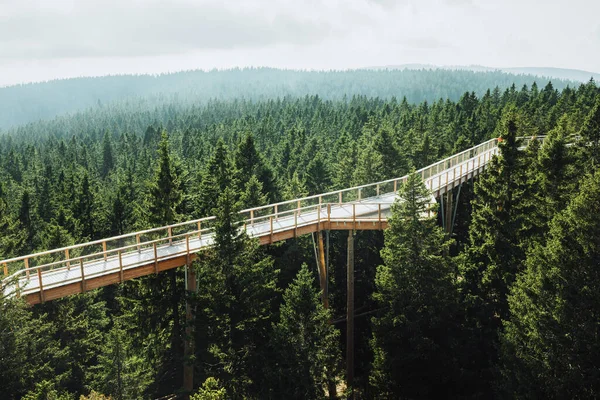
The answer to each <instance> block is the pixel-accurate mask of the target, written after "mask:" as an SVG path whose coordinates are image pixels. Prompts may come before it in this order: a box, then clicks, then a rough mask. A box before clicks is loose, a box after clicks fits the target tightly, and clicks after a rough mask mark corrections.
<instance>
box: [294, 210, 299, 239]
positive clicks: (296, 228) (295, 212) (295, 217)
mask: <svg viewBox="0 0 600 400" xmlns="http://www.w3.org/2000/svg"><path fill="white" fill-rule="evenodd" d="M294 237H298V211H294Z"/></svg>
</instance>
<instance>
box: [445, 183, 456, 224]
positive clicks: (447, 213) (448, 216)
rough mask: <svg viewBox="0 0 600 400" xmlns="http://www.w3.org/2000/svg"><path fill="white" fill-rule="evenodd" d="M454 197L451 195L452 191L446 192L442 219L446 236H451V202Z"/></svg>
mask: <svg viewBox="0 0 600 400" xmlns="http://www.w3.org/2000/svg"><path fill="white" fill-rule="evenodd" d="M453 199H454V196H453V194H452V190H448V191H447V192H446V204H445V205H446V211H445V213H444V217H445V218H446V220H445V221H444V227H445V228H446V233H447V234H449V235H450V234H452V200H453Z"/></svg>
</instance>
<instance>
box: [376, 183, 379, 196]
mask: <svg viewBox="0 0 600 400" xmlns="http://www.w3.org/2000/svg"><path fill="white" fill-rule="evenodd" d="M376 188H377V196H379V184H377V186H376Z"/></svg>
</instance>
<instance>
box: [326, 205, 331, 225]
mask: <svg viewBox="0 0 600 400" xmlns="http://www.w3.org/2000/svg"><path fill="white" fill-rule="evenodd" d="M327 222H329V223H331V204H329V203H327Z"/></svg>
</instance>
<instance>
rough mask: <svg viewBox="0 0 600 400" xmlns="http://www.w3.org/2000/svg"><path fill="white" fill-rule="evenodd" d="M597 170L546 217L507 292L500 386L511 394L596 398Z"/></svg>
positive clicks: (599, 306) (599, 388) (599, 382)
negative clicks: (541, 240) (543, 231)
mask: <svg viewBox="0 0 600 400" xmlns="http://www.w3.org/2000/svg"><path fill="white" fill-rule="evenodd" d="M599 207H600V172H596V173H595V174H594V175H593V176H592V175H589V176H587V177H586V178H585V180H584V181H583V182H582V184H581V191H580V192H579V194H578V195H577V196H576V197H575V198H574V199H573V201H572V202H571V203H570V204H569V206H568V207H567V208H566V209H565V210H564V211H562V212H561V213H559V214H558V215H557V216H556V217H555V218H554V219H553V220H552V222H551V228H550V234H549V236H548V240H547V242H546V243H545V244H544V245H540V246H537V247H536V248H535V249H534V251H533V252H532V253H531V254H530V255H529V256H528V258H527V262H526V270H525V271H524V273H523V274H522V275H521V276H520V277H519V279H518V280H517V282H516V283H515V285H514V286H513V288H512V290H511V295H510V297H509V306H510V315H509V318H508V319H507V321H506V322H505V324H506V328H505V333H504V334H503V342H502V343H503V346H502V355H503V368H502V371H503V375H504V377H505V382H504V384H505V385H504V387H503V389H504V391H505V394H506V395H507V397H512V398H546V399H566V398H570V399H574V398H581V399H583V398H595V397H596V396H597V394H598V393H599V392H600V372H599V371H600V365H599V363H598V360H600V344H599V341H598V337H600V327H599V325H598V316H599V315H600V273H599V271H598V263H599V262H600V244H599V242H598V240H597V238H598V237H600V218H599V216H598V215H599V214H598V212H597V210H598V209H599Z"/></svg>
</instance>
